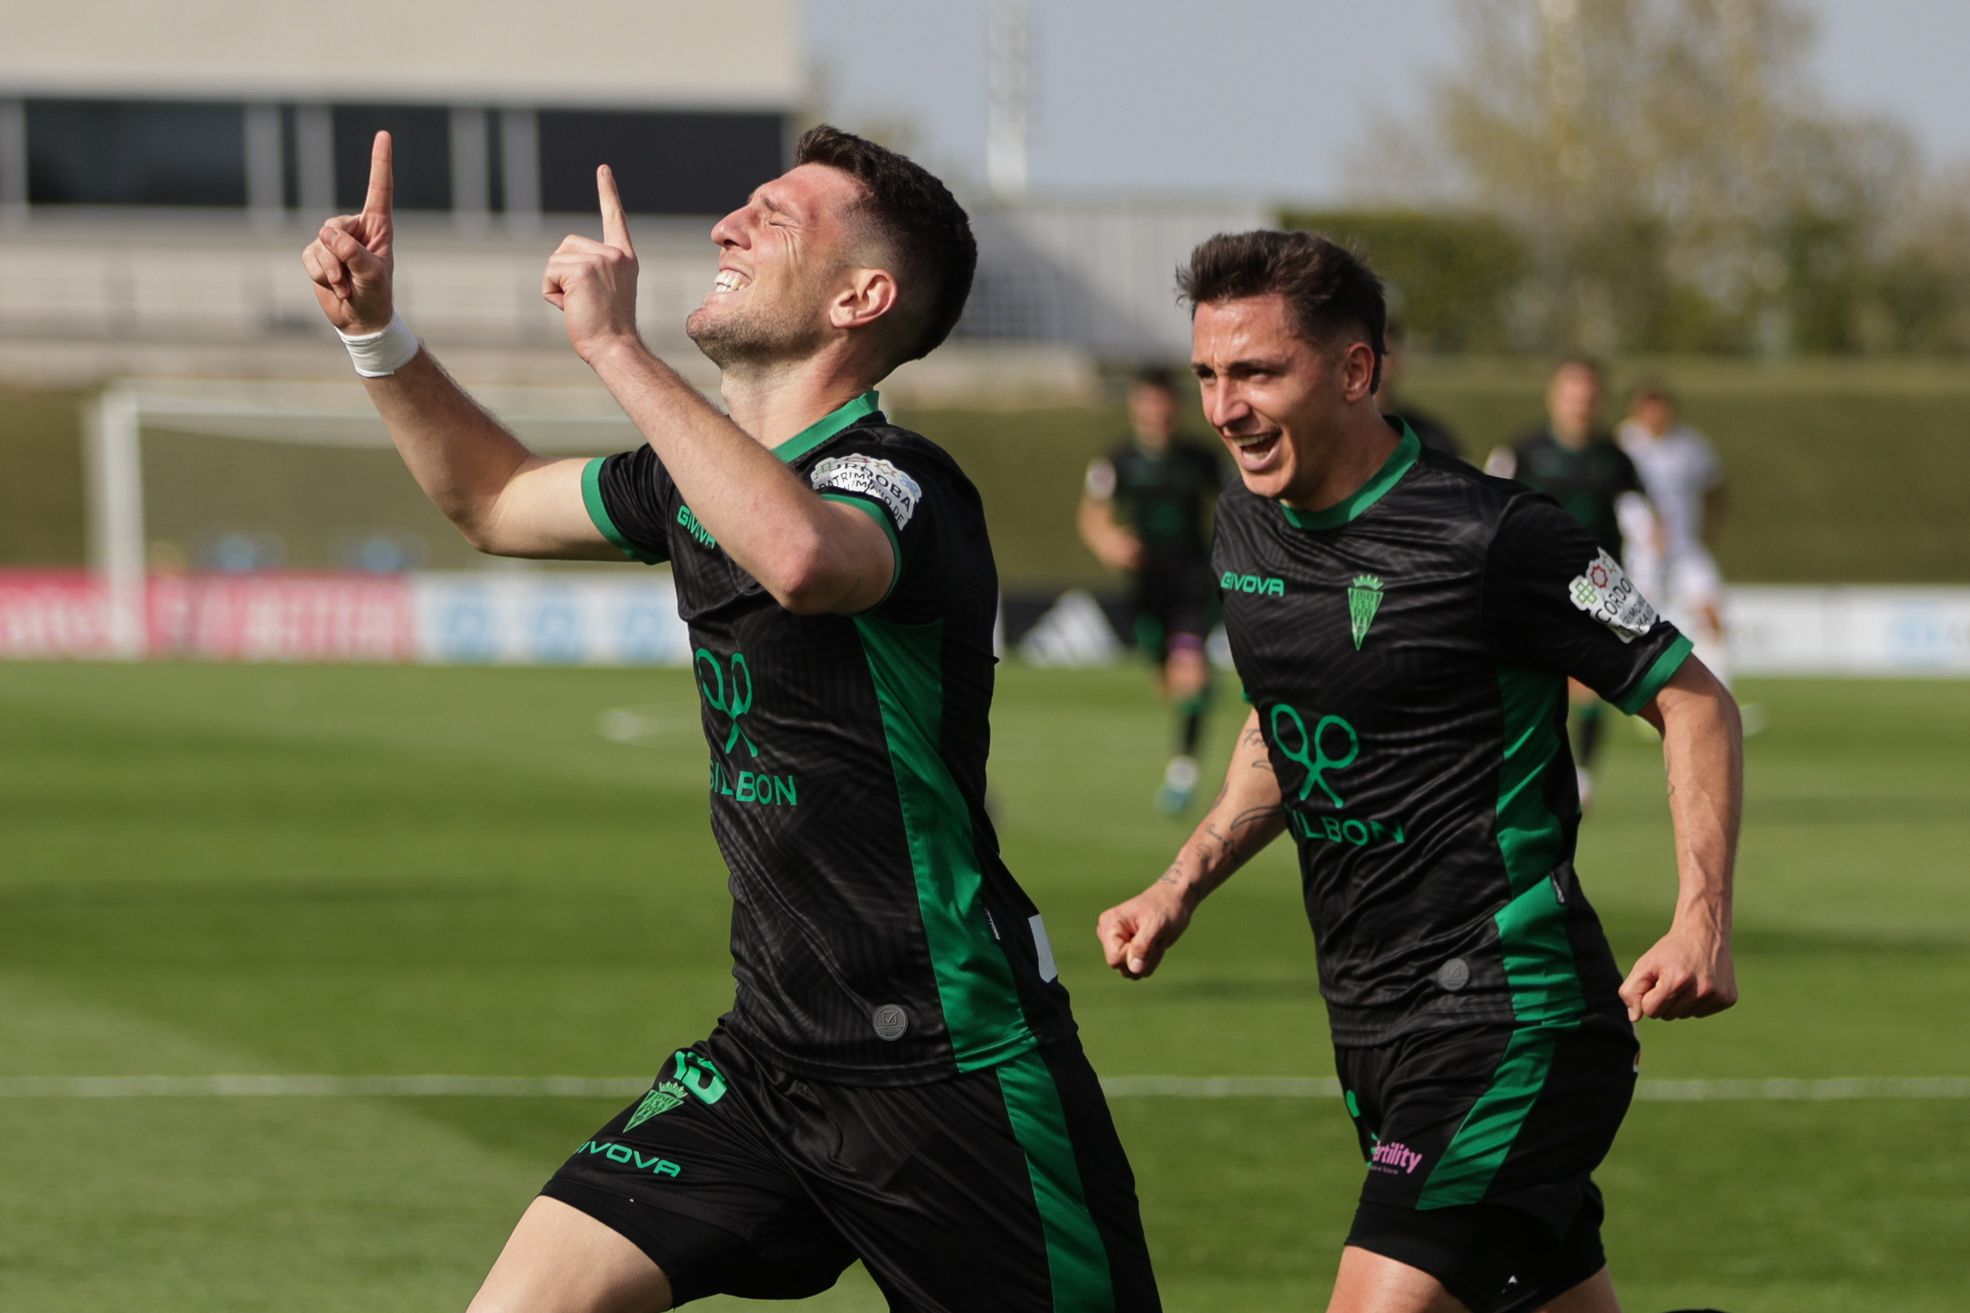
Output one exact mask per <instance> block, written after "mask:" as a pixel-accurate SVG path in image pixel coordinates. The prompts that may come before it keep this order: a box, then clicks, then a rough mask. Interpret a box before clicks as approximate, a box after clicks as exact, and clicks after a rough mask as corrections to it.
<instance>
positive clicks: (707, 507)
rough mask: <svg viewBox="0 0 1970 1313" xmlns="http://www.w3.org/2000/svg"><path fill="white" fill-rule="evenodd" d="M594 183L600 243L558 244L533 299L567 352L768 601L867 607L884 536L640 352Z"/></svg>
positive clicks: (620, 244) (613, 231)
mask: <svg viewBox="0 0 1970 1313" xmlns="http://www.w3.org/2000/svg"><path fill="white" fill-rule="evenodd" d="M595 181H596V190H597V192H598V193H599V194H600V197H601V205H602V240H601V241H599V242H598V241H596V240H595V239H594V238H592V237H581V236H571V237H569V238H567V239H566V240H564V241H563V242H562V243H561V245H560V247H559V248H558V249H556V250H555V252H554V254H553V255H552V256H551V257H549V259H548V262H547V272H546V274H545V275H544V276H543V277H542V279H541V295H542V296H543V297H544V298H546V300H547V301H548V302H549V303H550V304H552V305H554V306H555V307H557V308H558V309H559V310H560V311H561V313H562V314H563V315H564V316H565V319H566V324H567V329H568V342H569V344H570V345H571V346H573V347H574V349H575V353H576V354H577V355H579V356H580V357H581V358H582V359H583V360H584V361H586V362H587V363H588V365H589V367H590V368H591V369H593V370H594V371H595V374H596V377H598V378H600V379H601V380H602V383H603V385H604V386H606V387H607V388H608V389H609V393H610V395H611V396H613V397H615V399H616V404H617V405H619V406H621V407H622V408H623V413H624V414H626V415H628V416H629V418H630V420H631V421H632V422H634V423H635V425H636V427H637V428H638V429H639V430H641V431H642V434H643V436H644V438H645V440H646V441H648V442H649V444H650V447H651V448H652V450H654V451H655V452H656V453H657V459H658V460H660V461H661V462H662V463H663V467H664V470H665V472H666V473H668V474H669V475H670V477H671V480H672V481H673V482H675V483H676V484H677V488H678V491H679V492H681V493H682V494H683V495H684V499H685V500H686V501H687V502H689V503H690V506H691V513H692V514H693V515H694V516H696V517H697V519H698V521H699V522H700V523H701V524H703V525H704V527H705V529H706V530H707V531H709V532H710V533H711V534H712V536H713V537H715V538H716V539H717V540H718V545H719V546H720V547H722V548H723V549H724V550H725V552H726V554H727V555H728V556H730V557H731V558H732V559H733V560H734V561H736V562H737V563H738V564H739V566H740V568H742V569H744V570H745V571H746V573H748V574H750V575H751V576H752V577H753V578H755V579H757V580H758V581H759V583H760V585H761V586H762V587H763V588H765V589H766V591H767V592H768V593H770V594H772V596H773V599H774V600H775V601H777V602H778V603H779V604H780V605H781V606H783V607H785V608H786V609H787V610H789V611H793V612H796V613H799V614H804V615H812V614H817V613H822V612H829V611H839V612H857V611H863V610H867V609H868V608H869V607H872V606H874V605H876V603H878V602H880V601H881V600H882V598H883V596H884V595H885V594H886V593H887V592H888V591H889V586H890V583H891V581H892V578H893V576H894V574H895V571H896V568H897V564H896V556H895V549H894V548H893V547H892V546H891V545H890V541H889V538H888V535H887V534H885V533H884V531H883V530H882V528H881V527H879V526H878V525H877V524H876V522H875V521H874V520H873V519H872V518H870V517H869V516H867V515H864V514H863V513H861V512H860V511H857V510H854V509H852V508H850V507H847V506H842V505H839V504H837V503H834V502H827V501H823V500H822V499H821V498H820V497H819V496H818V495H816V494H815V492H814V490H813V489H812V488H810V487H808V486H807V484H806V483H804V482H802V481H801V479H800V478H799V477H798V476H797V475H795V474H794V473H793V472H792V471H791V470H790V469H788V468H787V466H786V464H785V463H784V462H782V461H781V460H780V459H779V458H778V457H776V456H774V455H773V453H772V452H770V451H768V450H767V449H766V447H764V446H763V445H761V444H760V443H758V442H756V441H754V440H753V438H752V437H751V436H750V435H749V434H747V433H746V432H745V431H744V430H743V429H741V428H739V426H738V425H736V424H734V423H733V422H732V421H731V420H730V419H729V418H728V417H726V416H725V415H723V414H721V413H719V411H718V410H717V409H716V408H715V407H714V406H712V405H711V404H710V403H709V402H707V401H706V400H705V399H704V398H703V397H701V396H699V395H698V392H697V389H695V388H693V387H692V386H691V385H690V384H689V383H687V382H685V381H684V379H683V378H682V377H680V376H679V375H678V373H677V372H676V371H675V370H673V369H672V368H671V367H670V366H669V365H667V364H665V363H664V362H663V361H662V360H659V359H658V358H657V357H656V356H654V355H652V354H651V352H650V350H649V348H648V347H647V346H645V345H644V343H643V339H642V337H641V335H640V334H638V333H637V331H636V275H637V263H636V248H635V247H634V246H633V245H632V244H631V242H630V237H629V223H628V221H627V219H626V218H625V216H624V214H623V207H622V198H621V196H620V195H619V194H618V192H617V190H616V181H615V175H614V174H613V173H611V172H610V171H609V168H608V166H607V165H604V166H602V167H601V168H600V169H598V170H597V171H596V180H595ZM848 399H849V397H847V396H843V397H842V398H841V400H843V401H846V400H848Z"/></svg>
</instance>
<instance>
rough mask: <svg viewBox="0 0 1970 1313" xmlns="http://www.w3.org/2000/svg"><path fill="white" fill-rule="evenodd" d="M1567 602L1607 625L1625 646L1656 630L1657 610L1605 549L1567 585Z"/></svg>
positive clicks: (1597, 553) (1596, 554)
mask: <svg viewBox="0 0 1970 1313" xmlns="http://www.w3.org/2000/svg"><path fill="white" fill-rule="evenodd" d="M1567 600H1569V601H1571V602H1572V603H1573V604H1574V605H1575V606H1576V607H1578V608H1579V609H1580V610H1582V611H1585V612H1586V613H1587V614H1588V615H1590V616H1592V617H1594V619H1596V620H1598V621H1600V622H1601V623H1602V624H1604V625H1606V626H1607V627H1608V631H1609V632H1610V633H1612V634H1613V635H1614V636H1615V637H1616V638H1618V639H1620V640H1621V641H1622V642H1623V643H1632V642H1634V641H1635V640H1636V639H1638V638H1640V637H1641V636H1642V635H1644V634H1646V633H1647V632H1648V631H1649V630H1651V629H1653V628H1654V627H1655V608H1654V607H1653V606H1650V605H1649V602H1648V599H1647V598H1646V597H1643V596H1642V591H1641V589H1639V588H1637V587H1635V585H1634V584H1633V583H1632V582H1631V581H1630V580H1629V578H1628V576H1627V575H1626V574H1625V573H1623V572H1622V569H1621V563H1620V562H1619V561H1617V560H1615V559H1614V558H1613V557H1612V556H1610V555H1608V551H1607V548H1605V547H1603V548H1601V549H1600V551H1598V552H1596V553H1595V555H1594V559H1593V560H1592V561H1589V562H1588V563H1587V569H1586V570H1585V572H1583V573H1581V574H1577V575H1575V576H1574V577H1573V581H1572V582H1571V583H1569V584H1568V585H1567Z"/></svg>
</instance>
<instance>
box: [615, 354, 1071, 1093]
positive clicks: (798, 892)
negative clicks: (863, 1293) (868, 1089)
mask: <svg viewBox="0 0 1970 1313" xmlns="http://www.w3.org/2000/svg"><path fill="white" fill-rule="evenodd" d="M775 454H776V455H778V456H779V457H780V459H781V460H783V461H785V462H786V463H787V465H788V466H789V467H790V468H791V469H792V470H793V471H794V472H795V473H796V474H798V475H799V476H800V477H801V479H802V481H803V482H805V483H807V484H808V485H809V486H810V487H812V488H813V489H815V490H816V492H818V493H819V494H820V495H821V496H822V497H824V498H826V499H828V500H830V501H835V502H840V503H843V504H845V505H848V506H851V507H854V508H855V509H856V510H857V511H858V512H862V513H866V514H867V515H868V516H869V517H870V518H871V519H873V520H874V521H875V522H876V523H877V524H879V525H880V526H881V527H882V529H883V532H884V533H885V534H886V535H887V536H888V537H889V539H890V541H891V544H892V547H893V549H894V551H895V554H896V562H897V564H896V575H895V578H894V581H893V583H892V584H891V588H890V591H889V593H888V595H887V596H886V597H885V598H884V599H883V600H882V601H881V602H880V603H879V604H878V605H876V606H875V607H874V608H872V609H871V610H869V611H867V612H865V613H863V614H861V615H855V616H847V615H812V616H802V615H796V614H794V613H792V612H790V611H787V610H785V609H783V608H782V607H780V606H779V604H778V603H776V602H775V601H774V600H773V598H772V596H771V595H770V594H769V593H767V592H766V591H765V590H764V589H763V588H762V587H761V586H760V584H759V583H758V581H756V580H755V579H753V578H752V577H751V576H750V575H749V574H747V573H746V572H745V571H744V570H742V569H740V568H739V566H738V565H736V564H735V563H734V562H733V561H732V559H731V558H730V557H729V556H727V555H726V553H725V552H724V550H723V549H722V548H721V547H720V546H719V544H718V542H717V541H716V540H715V539H714V537H713V536H712V534H711V533H710V532H709V531H708V530H707V529H706V528H705V527H704V525H703V524H701V523H700V522H699V521H698V519H697V517H696V516H695V515H694V514H693V513H692V511H691V508H690V506H689V505H687V504H686V503H685V501H684V499H683V497H682V496H681V495H680V493H679V490H678V488H677V486H676V484H675V483H673V482H672V481H671V479H670V477H669V476H668V474H667V473H666V472H665V471H664V469H663V467H662V465H661V464H660V463H659V462H658V460H657V459H656V457H655V454H654V453H653V452H652V451H651V450H650V449H649V448H648V447H639V448H637V449H636V450H634V451H629V452H623V453H621V454H619V455H615V456H610V457H607V458H604V459H601V460H596V461H593V462H591V463H590V464H589V466H588V467H587V469H586V471H585V475H584V494H585V497H586V499H587V505H588V510H589V514H590V516H591V518H592V519H593V520H594V521H595V524H596V526H597V527H598V528H599V529H601V531H602V532H603V534H604V535H605V536H607V537H608V538H609V539H610V540H611V541H612V542H614V543H615V544H616V545H617V546H618V547H619V548H621V549H622V551H623V552H624V553H625V554H626V555H628V556H630V557H631V558H633V559H636V560H642V561H647V562H656V561H662V560H668V561H670V563H671V568H672V572H673V576H674V579H675V585H676V590H677V606H678V611H679V613H680V615H681V616H682V617H683V619H684V620H685V622H686V624H687V625H688V626H689V630H690V637H691V646H692V649H693V662H694V667H695V675H696V681H697V690H698V696H699V702H700V709H701V713H702V720H703V725H704V734H705V741H706V744H707V746H708V747H709V748H710V763H709V765H710V769H709V787H710V796H711V823H712V833H713V836H714V837H715V838H716V839H717V841H718V846H719V850H720V852H721V853H722V854H723V856H724V858H725V862H726V865H727V867H728V868H729V870H730V872H731V880H730V885H731V891H732V898H733V915H732V957H733V975H734V976H735V977H736V979H737V982H738V988H737V993H736V997H735V1000H734V1003H733V1008H732V1011H731V1012H730V1013H729V1014H728V1015H727V1016H726V1017H725V1019H724V1021H723V1024H724V1025H725V1026H726V1027H727V1028H728V1029H729V1030H731V1031H732V1032H734V1033H735V1034H737V1035H738V1036H740V1037H741V1038H742V1039H744V1040H746V1041H748V1042H750V1043H752V1044H754V1045H756V1046H757V1047H759V1048H760V1049H762V1050H764V1051H765V1052H766V1053H767V1054H769V1055H771V1056H772V1057H773V1058H774V1059H776V1060H777V1061H778V1062H779V1063H780V1064H781V1065H782V1066H783V1067H784V1068H786V1069H788V1070H790V1071H794V1072H797V1073H800V1074H804V1075H808V1076H812V1077H816V1078H819V1079H826V1080H832V1081H838V1082H842V1083H847V1084H912V1083H920V1082H925V1081H929V1080H934V1079H939V1078H942V1077H945V1076H949V1075H952V1074H955V1073H957V1072H961V1071H970V1070H975V1069H979V1068H983V1067H988V1066H992V1065H994V1064H996V1063H998V1062H1001V1061H1003V1060H1005V1059H1007V1058H1010V1057H1014V1056H1017V1055H1019V1054H1021V1053H1024V1052H1027V1051H1028V1050H1030V1049H1032V1048H1033V1047H1034V1046H1035V1045H1036V1044H1039V1043H1043V1042H1045V1041H1047V1040H1049V1039H1053V1038H1056V1037H1059V1036H1062V1035H1065V1034H1068V1033H1071V1031H1072V1028H1073V1022H1072V1018H1071V1014H1070V1012H1069V1009H1068V1003H1067V994H1066V991H1065V990H1064V989H1063V988H1062V986H1061V985H1060V983H1059V980H1058V979H1057V976H1056V972H1055V970H1054V963H1053V955H1052V951H1051V948H1050V947H1049V945H1048V942H1047V939H1046V932H1045V930H1044V928H1043V927H1042V925H1041V922H1040V919H1039V915H1038V913H1037V911H1036V909H1035V908H1034V906H1033V903H1032V901H1031V900H1030V899H1029V898H1027V896H1026V894H1025V892H1024V891H1023V890H1022V889H1021V888H1020V887H1019V885H1018V884H1017V882H1015V880H1014V879H1013V877H1012V875H1011V874H1010V872H1008V871H1007V869H1006V867H1005V864H1004V863H1003V862H1002V861H1001V860H1000V858H999V853H998V841H997V837H996V836H995V835H994V833H993V830H992V824H991V821H990V820H989V819H988V817H987V816H986V812H985V807H984V798H985V759H986V753H987V749H988V746H989V731H988V728H987V721H986V717H987V712H988V710H989V708H990V706H991V699H992V680H993V665H994V662H995V657H994V656H993V650H992V629H993V625H994V622H995V619H996V615H997V606H998V576H997V571H996V569H995V568H994V565H993V562H992V550H991V545H990V543H989V541H988V540H987V538H986V533H985V517H984V511H983V508H982V506H981V504H980V501H979V498H978V494H977V492H976V490H975V489H974V488H973V487H972V485H971V483H970V481H969V480H968V479H966V477H965V475H964V473H963V472H962V471H961V470H960V469H959V468H958V466H957V464H956V463H955V462H953V461H952V460H951V458H950V457H949V456H947V455H946V454H945V453H944V452H943V451H942V450H940V449H939V448H938V447H936V446H935V445H933V444H932V443H930V442H929V441H927V440H925V439H924V438H922V437H920V436H918V435H917V434H915V433H911V432H908V431H907V430H904V429H901V428H897V427H896V426H894V425H892V424H890V423H888V422H887V421H886V420H885V418H884V417H883V415H882V412H881V411H880V410H878V409H877V400H876V394H875V393H873V392H869V393H865V394H864V395H863V396H861V397H859V398H857V399H856V400H855V401H852V402H850V403H848V404H847V405H845V406H843V407H842V408H841V409H839V410H837V411H835V412H834V413H832V414H831V415H829V416H827V417H826V418H824V419H822V420H821V421H819V422H818V423H816V424H814V425H813V426H812V427H810V428H808V429H807V430H805V431H804V432H802V433H800V434H799V435H797V436H795V437H794V438H792V439H790V440H788V441H787V442H785V443H783V444H781V445H780V446H779V447H777V448H776V449H775ZM652 864H653V866H655V867H656V868H657V870H658V872H659V873H660V874H661V876H662V877H663V878H666V879H679V878H684V873H682V872H674V871H663V870H662V866H663V863H662V859H661V857H660V856H657V859H656V860H655V861H654V862H653V863H652Z"/></svg>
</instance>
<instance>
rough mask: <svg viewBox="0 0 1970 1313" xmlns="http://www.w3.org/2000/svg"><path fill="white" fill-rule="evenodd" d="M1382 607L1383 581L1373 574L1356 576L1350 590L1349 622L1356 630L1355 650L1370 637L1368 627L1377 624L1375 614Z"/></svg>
mask: <svg viewBox="0 0 1970 1313" xmlns="http://www.w3.org/2000/svg"><path fill="white" fill-rule="evenodd" d="M1381 606H1382V581H1381V580H1380V579H1377V578H1376V577H1375V576H1374V575H1372V574H1361V575H1356V576H1355V578H1354V587H1352V588H1350V589H1348V620H1349V622H1350V623H1351V625H1352V626H1353V629H1354V650H1355V651H1357V652H1359V651H1360V650H1361V641H1362V640H1363V639H1365V638H1367V637H1368V626H1370V625H1372V624H1374V623H1375V612H1376V611H1378V610H1380V609H1381Z"/></svg>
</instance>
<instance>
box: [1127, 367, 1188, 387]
mask: <svg viewBox="0 0 1970 1313" xmlns="http://www.w3.org/2000/svg"><path fill="white" fill-rule="evenodd" d="M1129 386H1130V387H1138V388H1160V389H1162V390H1163V391H1165V392H1169V393H1174V392H1175V391H1176V390H1177V376H1176V371H1175V370H1173V369H1171V368H1170V367H1169V366H1168V365H1144V366H1142V367H1141V368H1139V369H1137V370H1136V372H1135V373H1133V374H1131V375H1130V376H1129Z"/></svg>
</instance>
